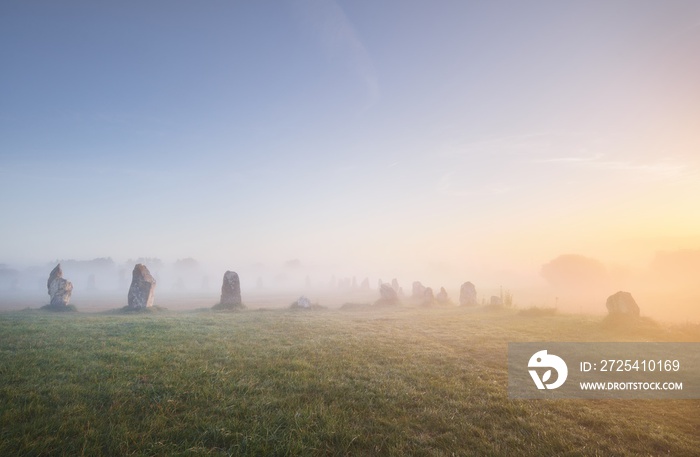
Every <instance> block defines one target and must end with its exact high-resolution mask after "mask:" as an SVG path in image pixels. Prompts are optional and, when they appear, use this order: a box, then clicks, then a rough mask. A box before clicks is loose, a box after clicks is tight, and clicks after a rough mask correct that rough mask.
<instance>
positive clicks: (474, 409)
mask: <svg viewBox="0 0 700 457" xmlns="http://www.w3.org/2000/svg"><path fill="white" fill-rule="evenodd" d="M699 338H700V334H698V330H697V328H695V327H689V326H686V327H684V328H673V327H666V326H663V325H659V324H656V323H653V322H650V321H648V320H639V321H638V322H635V323H628V324H625V325H618V326H614V327H611V326H605V325H602V323H601V318H593V317H583V316H569V315H555V316H544V317H539V318H533V317H528V318H523V317H521V316H518V315H517V314H516V312H514V311H509V310H506V311H502V312H494V311H483V310H479V309H469V310H466V309H463V308H440V309H411V310H407V309H404V308H397V309H382V310H361V311H338V310H328V311H326V312H322V313H299V312H294V311H292V310H268V311H250V310H249V311H244V312H239V313H219V312H214V311H208V312H201V311H200V312H192V313H174V312H167V311H166V312H161V313H153V314H133V315H120V314H102V315H97V314H86V313H44V312H39V311H23V312H8V313H0V455H3V456H5V455H8V456H9V455H12V456H42V455H46V456H49V455H51V456H53V455H66V456H68V455H70V456H79V455H86V456H100V455H105V456H113V455H120V456H122V455H123V456H130V455H163V456H170V455H184V456H189V455H191V456H199V455H216V456H219V455H222V456H223V455H329V454H330V455H445V456H447V455H504V456H505V455H508V456H512V455H526V456H527V455H532V456H540V455H674V456H677V455H681V456H682V455H689V456H690V455H697V452H698V449H700V400H676V401H666V400H663V401H662V400H648V401H638V400H637V401H630V400H553V401H540V400H510V399H508V397H507V373H506V357H507V354H506V350H507V343H508V342H511V341H538V340H542V341H650V340H652V341H699V340H700V339H699Z"/></svg>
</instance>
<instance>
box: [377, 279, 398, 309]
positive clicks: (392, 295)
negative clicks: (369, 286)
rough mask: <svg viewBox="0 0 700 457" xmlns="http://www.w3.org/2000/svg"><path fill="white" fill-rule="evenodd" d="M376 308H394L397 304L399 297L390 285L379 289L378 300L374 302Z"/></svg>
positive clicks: (384, 285) (383, 285)
mask: <svg viewBox="0 0 700 457" xmlns="http://www.w3.org/2000/svg"><path fill="white" fill-rule="evenodd" d="M374 304H375V305H377V306H394V305H398V304H399V296H398V294H397V292H396V290H394V288H393V287H392V286H391V284H382V285H381V287H380V288H379V300H377V301H376V302H374Z"/></svg>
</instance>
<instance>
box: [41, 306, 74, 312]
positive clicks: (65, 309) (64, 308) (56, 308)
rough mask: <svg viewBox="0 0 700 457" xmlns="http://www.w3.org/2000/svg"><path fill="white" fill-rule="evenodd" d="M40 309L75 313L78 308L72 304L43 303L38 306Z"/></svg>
mask: <svg viewBox="0 0 700 457" xmlns="http://www.w3.org/2000/svg"><path fill="white" fill-rule="evenodd" d="M39 309H40V310H42V311H50V312H52V313H77V312H78V308H76V307H75V306H74V305H44V306H42V307H41V308H39Z"/></svg>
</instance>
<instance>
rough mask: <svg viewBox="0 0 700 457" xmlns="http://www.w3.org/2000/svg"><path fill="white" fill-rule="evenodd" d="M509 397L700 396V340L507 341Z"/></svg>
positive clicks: (629, 397) (672, 397)
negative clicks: (665, 341) (660, 341)
mask: <svg viewBox="0 0 700 457" xmlns="http://www.w3.org/2000/svg"><path fill="white" fill-rule="evenodd" d="M508 396H509V397H510V398H543V399H546V398H550V399H554V398H620V399H634V398H648V399H690V398H700V343H560V342H538V343H508Z"/></svg>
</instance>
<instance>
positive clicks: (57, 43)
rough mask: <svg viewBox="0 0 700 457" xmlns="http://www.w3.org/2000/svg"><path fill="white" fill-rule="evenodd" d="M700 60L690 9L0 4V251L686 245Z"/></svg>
mask: <svg viewBox="0 0 700 457" xmlns="http://www.w3.org/2000/svg"><path fill="white" fill-rule="evenodd" d="M698 56H700V4H698V3H697V2H692V1H688V2H682V1H668V2H656V1H654V2H649V1H634V2H633V1H614V2H549V1H544V2H543V1H535V2H510V1H504V2H464V1H454V2H451V1H440V2H410V1H388V2H374V1H372V2H370V1H354V2H344V1H337V2H336V1H331V0H309V1H289V2H224V1H206V2H197V3H195V2H183V1H167V2H166V1H149V2H87V1H85V2H38V1H21V2H19V1H7V2H3V3H2V5H0V59H1V61H2V71H0V100H1V102H0V192H1V193H2V198H1V199H0V212H1V213H2V214H3V215H4V217H3V219H4V222H3V224H2V226H1V227H0V262H4V263H31V262H43V261H46V260H50V259H60V258H77V259H90V258H94V257H102V256H111V257H113V258H115V259H117V260H125V259H127V258H136V257H141V256H151V257H160V258H163V259H167V260H175V259H177V258H183V257H188V256H192V257H195V258H197V259H201V260H202V261H205V262H206V261H212V262H221V263H237V264H238V263H240V264H243V263H253V262H262V263H267V264H281V263H282V262H284V261H285V260H287V259H290V258H299V259H301V260H302V262H305V263H307V264H315V265H335V266H337V265H342V264H348V265H352V266H353V268H355V269H356V270H362V269H365V270H369V271H372V272H375V271H376V272H377V273H378V274H382V272H384V273H383V274H384V276H389V275H391V273H390V271H391V270H392V269H400V268H407V269H410V270H411V271H415V272H424V271H428V270H431V271H438V270H439V271H447V270H449V271H452V272H455V271H456V273H455V274H456V275H457V276H458V275H459V274H460V273H459V271H460V269H462V270H464V269H467V270H477V269H480V268H490V269H492V270H494V271H497V270H500V269H517V270H520V269H523V270H527V269H529V271H535V272H536V271H537V270H538V268H539V266H540V265H541V264H543V263H545V262H547V261H548V260H549V259H551V258H552V257H554V256H556V255H558V254H561V253H567V252H575V253H580V254H584V255H590V256H593V257H597V258H602V259H603V260H606V261H607V260H610V261H615V262H644V261H648V259H649V258H650V257H651V256H652V255H653V253H654V252H655V251H656V250H662V249H680V248H695V249H696V248H700V212H698V211H697V208H698V207H699V206H698V204H699V203H700V184H699V183H700V179H699V178H700V175H699V173H698V170H700V84H698V81H700V58H698ZM358 274H359V273H358Z"/></svg>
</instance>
